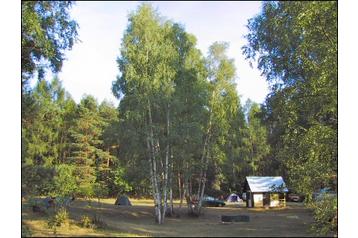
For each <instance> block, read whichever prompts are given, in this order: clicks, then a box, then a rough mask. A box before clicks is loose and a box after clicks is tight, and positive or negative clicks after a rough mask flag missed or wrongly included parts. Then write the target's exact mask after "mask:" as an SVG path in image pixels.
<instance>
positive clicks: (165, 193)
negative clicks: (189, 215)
mask: <svg viewBox="0 0 358 238" xmlns="http://www.w3.org/2000/svg"><path fill="white" fill-rule="evenodd" d="M169 110H170V106H169V104H167V146H166V147H167V148H166V152H165V170H164V188H163V192H164V208H163V212H162V222H164V218H165V214H166V212H167V207H168V173H169V166H170V165H169V149H170V142H169V136H170V128H169V127H170V118H169Z"/></svg>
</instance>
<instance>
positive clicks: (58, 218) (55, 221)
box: [48, 207, 68, 233]
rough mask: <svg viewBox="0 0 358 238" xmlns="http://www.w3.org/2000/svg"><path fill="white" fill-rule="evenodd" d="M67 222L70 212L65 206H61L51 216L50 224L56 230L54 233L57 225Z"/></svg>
mask: <svg viewBox="0 0 358 238" xmlns="http://www.w3.org/2000/svg"><path fill="white" fill-rule="evenodd" d="M66 223H68V212H67V210H66V209H65V208H63V207H61V208H60V209H59V210H58V211H57V212H56V213H55V214H54V216H52V217H50V219H49V221H48V226H49V228H51V229H53V230H54V233H56V227H59V226H62V225H64V224H66Z"/></svg>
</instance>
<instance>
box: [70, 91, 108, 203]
mask: <svg viewBox="0 0 358 238" xmlns="http://www.w3.org/2000/svg"><path fill="white" fill-rule="evenodd" d="M101 119H102V118H101V117H100V116H99V113H98V105H97V101H96V100H95V98H93V97H92V96H84V97H83V98H82V99H81V102H80V103H79V105H78V106H77V110H76V121H75V123H74V124H73V126H72V127H71V128H70V133H71V137H72V138H73V140H72V141H73V142H72V147H73V149H72V154H71V164H74V165H76V170H75V174H76V177H77V184H78V187H79V189H80V191H79V193H80V194H81V195H83V196H92V195H93V185H94V183H95V181H96V162H97V161H98V160H99V159H101V157H100V156H101V154H102V150H101V149H100V146H101V145H102V143H103V142H102V141H101V140H100V136H101V133H102V124H103V121H102V120H101Z"/></svg>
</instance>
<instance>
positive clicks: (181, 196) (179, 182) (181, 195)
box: [178, 172, 183, 208]
mask: <svg viewBox="0 0 358 238" xmlns="http://www.w3.org/2000/svg"><path fill="white" fill-rule="evenodd" d="M178 190H179V200H180V204H179V208H181V207H182V205H183V194H182V181H181V177H180V172H178Z"/></svg>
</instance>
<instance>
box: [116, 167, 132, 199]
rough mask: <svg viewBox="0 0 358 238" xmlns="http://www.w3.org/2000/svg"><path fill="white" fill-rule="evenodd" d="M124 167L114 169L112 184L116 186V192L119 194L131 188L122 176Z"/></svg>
mask: <svg viewBox="0 0 358 238" xmlns="http://www.w3.org/2000/svg"><path fill="white" fill-rule="evenodd" d="M124 172H125V171H124V168H120V167H118V168H117V169H116V170H115V171H114V184H115V185H116V186H117V189H118V192H119V193H120V194H123V193H127V192H130V191H131V190H132V189H133V188H132V187H131V186H130V185H129V184H128V182H127V181H126V180H125V179H124V178H123V176H124Z"/></svg>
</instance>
